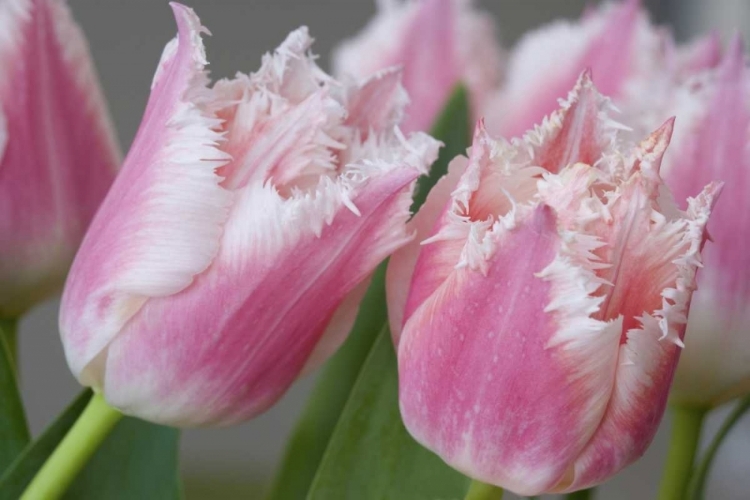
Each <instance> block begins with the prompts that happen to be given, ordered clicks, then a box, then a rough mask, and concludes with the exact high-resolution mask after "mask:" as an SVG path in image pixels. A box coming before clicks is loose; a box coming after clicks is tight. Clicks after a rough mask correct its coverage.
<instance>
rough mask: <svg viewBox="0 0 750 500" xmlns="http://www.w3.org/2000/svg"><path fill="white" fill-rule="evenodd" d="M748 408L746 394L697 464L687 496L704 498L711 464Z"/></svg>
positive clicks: (749, 397)
mask: <svg viewBox="0 0 750 500" xmlns="http://www.w3.org/2000/svg"><path fill="white" fill-rule="evenodd" d="M748 410H750V396H745V397H744V398H743V399H742V400H741V401H740V403H739V404H738V405H737V407H736V408H735V409H734V410H733V411H732V413H730V414H729V416H728V417H727V419H726V420H725V421H724V423H723V424H721V428H720V429H719V432H717V433H716V436H714V438H713V440H712V441H711V444H710V445H709V447H708V449H707V450H706V453H705V454H704V455H703V458H702V459H701V460H700V462H699V463H698V465H697V466H696V468H695V473H694V474H693V478H692V479H691V481H690V488H689V491H688V496H687V498H689V499H691V500H701V499H702V498H703V490H704V488H705V484H706V480H707V479H708V473H709V471H710V470H711V464H712V463H713V461H714V458H715V457H716V453H717V452H718V451H719V448H720V447H721V444H722V443H723V442H724V439H725V438H726V437H727V434H729V431H731V430H732V428H733V427H734V426H735V424H736V423H737V422H738V421H739V420H740V419H741V418H742V416H743V415H745V413H747V411H748Z"/></svg>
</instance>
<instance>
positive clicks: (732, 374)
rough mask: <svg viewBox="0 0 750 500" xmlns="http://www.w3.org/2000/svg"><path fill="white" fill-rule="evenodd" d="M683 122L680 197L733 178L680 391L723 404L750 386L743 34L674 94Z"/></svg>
mask: <svg viewBox="0 0 750 500" xmlns="http://www.w3.org/2000/svg"><path fill="white" fill-rule="evenodd" d="M673 96H674V99H673V101H672V109H669V110H667V112H673V113H674V112H676V113H678V114H679V115H678V117H679V116H683V117H684V119H682V120H680V121H679V122H678V127H677V129H676V132H679V134H677V133H676V134H675V135H676V137H675V139H676V141H675V144H674V149H672V150H671V151H670V152H669V154H668V155H666V156H665V163H664V178H665V180H666V181H667V183H668V184H669V186H670V187H671V188H672V189H673V190H674V192H675V194H676V195H677V196H678V198H679V199H682V197H686V196H693V195H695V194H696V193H697V192H698V191H699V189H700V188H699V187H698V186H699V185H700V184H701V183H703V182H705V181H706V180H707V179H719V180H721V181H724V182H725V186H726V187H725V189H724V191H723V194H722V200H721V202H720V203H719V204H718V205H717V206H716V210H715V213H714V215H713V216H712V218H711V219H712V220H711V224H710V225H709V228H708V230H709V234H710V235H711V239H712V240H713V241H714V244H712V245H709V246H708V247H707V248H706V252H705V269H704V270H703V271H701V274H700V277H699V280H698V285H699V286H698V292H696V295H695V298H694V300H693V305H692V307H691V313H690V322H689V323H688V329H687V336H688V337H687V338H688V341H687V343H686V344H687V348H686V350H685V353H684V355H683V357H682V360H681V361H680V364H679V367H678V370H677V374H676V378H675V385H674V389H673V392H672V397H673V399H674V400H675V401H676V402H679V403H684V404H689V405H694V406H695V405H700V406H709V407H710V406H715V405H718V404H721V403H723V402H725V401H727V400H729V399H732V398H734V397H737V396H740V395H744V394H747V393H749V392H750V254H749V253H748V251H747V248H745V247H746V245H745V243H746V242H749V241H750V75H748V69H747V67H746V66H745V57H744V53H743V49H742V40H740V39H736V40H735V41H734V42H733V43H732V45H731V48H730V50H729V51H728V53H727V54H726V56H725V58H724V61H723V62H722V64H721V66H720V67H719V68H718V69H717V70H715V71H711V72H707V73H706V74H704V75H703V76H702V77H701V78H698V79H695V80H693V81H690V82H688V83H686V84H685V85H683V86H681V87H680V88H678V89H676V90H675V91H674V92H673Z"/></svg>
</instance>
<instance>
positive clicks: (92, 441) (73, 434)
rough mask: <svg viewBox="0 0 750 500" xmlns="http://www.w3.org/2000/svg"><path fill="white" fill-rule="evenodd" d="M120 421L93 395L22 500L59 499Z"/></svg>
mask: <svg viewBox="0 0 750 500" xmlns="http://www.w3.org/2000/svg"><path fill="white" fill-rule="evenodd" d="M121 418H122V413H120V412H118V411H117V410H115V409H114V408H112V407H110V406H109V405H108V404H107V403H106V402H105V401H104V398H103V397H102V396H101V394H94V395H93V396H92V397H91V400H90V401H89V403H88V405H87V406H86V409H85V410H83V413H81V416H80V417H78V420H76V423H75V424H73V427H72V428H71V429H70V431H69V432H68V434H67V435H66V436H65V438H64V439H63V440H62V441H61V442H60V444H59V445H58V447H57V448H56V449H55V451H54V452H52V455H50V457H49V458H48V459H47V461H46V462H45V463H44V465H43V466H42V468H41V469H40V470H39V472H38V473H37V475H36V476H35V477H34V479H33V480H32V481H31V483H30V484H29V486H28V487H27V488H26V491H25V492H24V494H23V496H21V500H55V499H57V498H60V497H61V496H62V495H63V493H65V491H66V490H67V489H68V487H69V486H70V484H71V483H72V482H73V480H74V479H75V478H76V476H77V475H78V473H79V472H80V471H81V470H82V469H83V467H84V466H85V465H86V463H87V462H88V461H89V459H90V458H91V457H92V456H93V454H94V452H96V450H97V448H99V445H100V444H101V443H102V442H103V441H104V439H105V438H106V437H107V435H108V434H109V433H110V431H111V430H112V429H113V428H114V426H115V424H116V423H117V422H118V421H119V420H120V419H121Z"/></svg>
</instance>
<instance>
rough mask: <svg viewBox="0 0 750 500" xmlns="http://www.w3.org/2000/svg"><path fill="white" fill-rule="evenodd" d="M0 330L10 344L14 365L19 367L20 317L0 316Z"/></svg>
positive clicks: (6, 343)
mask: <svg viewBox="0 0 750 500" xmlns="http://www.w3.org/2000/svg"><path fill="white" fill-rule="evenodd" d="M0 330H2V336H3V338H4V339H5V345H7V346H8V353H9V354H10V360H11V362H12V363H13V366H14V367H16V368H17V367H18V339H17V334H18V318H0Z"/></svg>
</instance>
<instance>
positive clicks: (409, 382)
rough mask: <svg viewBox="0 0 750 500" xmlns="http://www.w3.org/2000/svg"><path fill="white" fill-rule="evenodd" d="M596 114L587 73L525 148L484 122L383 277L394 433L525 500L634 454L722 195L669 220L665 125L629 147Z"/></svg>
mask: <svg viewBox="0 0 750 500" xmlns="http://www.w3.org/2000/svg"><path fill="white" fill-rule="evenodd" d="M608 112H609V104H608V100H607V99H605V98H603V97H602V96H601V95H599V94H598V93H597V91H596V90H595V89H594V87H593V86H592V84H591V82H590V80H589V78H588V75H586V74H584V75H583V77H582V79H581V80H580V81H579V83H578V85H577V86H576V88H575V89H574V91H573V92H572V93H571V94H570V96H569V97H568V100H567V101H566V102H564V104H563V107H562V109H561V110H560V111H558V112H556V113H554V114H553V115H551V116H550V117H548V118H547V119H545V120H544V121H543V122H542V124H541V125H540V126H538V127H536V128H535V129H534V130H532V131H531V132H529V133H528V134H526V135H525V136H524V137H523V138H521V139H517V140H514V141H513V142H510V143H509V142H506V141H504V140H494V139H491V138H490V137H489V136H488V135H487V133H486V132H485V130H484V128H483V126H482V125H481V124H480V126H479V127H478V130H477V132H476V135H475V138H474V143H473V146H472V148H471V152H470V157H469V159H468V160H467V159H466V158H461V157H459V158H457V159H455V160H454V161H453V162H452V164H451V166H450V173H449V174H448V176H447V177H446V178H444V179H443V181H441V183H440V184H439V185H438V186H436V189H435V190H434V191H433V192H432V193H431V194H430V196H429V197H428V200H427V202H426V204H425V205H424V207H423V209H422V210H420V212H419V214H417V216H416V217H415V219H414V221H413V227H414V229H416V231H417V240H415V242H414V243H413V244H410V245H408V246H406V247H405V248H404V249H402V250H400V251H398V252H396V253H395V254H394V255H393V256H392V258H391V264H390V266H389V270H388V277H387V280H388V297H389V306H390V308H391V310H392V316H391V325H392V328H393V329H394V330H395V331H396V335H397V342H398V366H399V399H400V407H401V414H402V417H403V420H404V423H405V424H406V427H407V429H408V430H409V432H410V433H411V434H412V436H414V437H415V439H416V440H417V441H419V442H420V443H422V444H423V445H425V446H426V447H428V448H429V449H431V450H433V451H434V452H436V453H437V454H438V455H440V457H442V458H443V460H445V461H446V462H448V463H449V464H450V465H451V466H453V467H455V468H456V469H458V470H460V471H462V472H464V473H466V474H467V475H469V476H471V477H473V478H476V479H478V480H480V481H483V482H486V483H491V484H494V485H498V486H501V487H503V488H505V489H508V490H510V491H513V492H516V493H519V494H522V495H537V494H540V493H551V492H566V491H574V490H578V489H582V488H586V487H589V486H592V485H596V484H599V483H601V482H603V481H605V480H606V479H608V478H609V477H611V476H612V475H613V474H615V473H616V472H618V471H619V470H621V469H622V468H623V467H625V466H627V465H628V464H630V463H632V462H633V461H634V460H636V459H637V458H638V457H640V456H641V455H642V454H643V453H644V451H645V450H646V448H647V447H648V445H649V443H650V442H651V440H652V438H653V436H654V434H655V433H656V430H657V426H658V424H659V421H660V420H661V417H662V415H663V411H664V408H665V404H666V398H667V393H668V391H669V387H670V383H671V379H672V375H673V372H674V369H675V365H676V363H677V359H678V357H679V353H680V350H681V349H680V346H681V345H682V339H683V335H684V328H685V322H686V320H687V313H688V307H689V304H690V297H691V293H692V291H693V289H694V287H695V274H696V269H697V268H698V267H699V265H700V250H701V248H702V246H703V243H704V240H705V232H704V226H705V224H706V222H707V219H708V216H709V213H710V210H711V206H712V204H713V200H714V197H715V196H716V195H717V193H718V190H719V186H717V185H715V184H711V185H709V186H708V187H707V188H706V189H705V190H704V191H703V192H702V193H701V194H699V195H698V196H697V197H696V198H694V199H690V200H688V209H687V211H686V212H681V211H679V210H677V208H676V207H675V206H674V205H673V203H672V201H671V198H670V196H669V193H668V192H667V191H666V188H665V186H664V184H663V183H662V181H661V179H660V177H659V166H660V162H661V158H662V155H663V153H664V151H665V148H666V146H667V144H668V142H669V138H670V134H671V129H672V122H671V121H669V122H667V123H666V124H665V125H664V126H662V127H661V128H660V129H659V130H657V131H656V132H654V133H653V134H652V135H650V136H649V137H648V138H647V139H646V140H644V141H643V142H642V143H640V144H639V145H637V146H632V147H631V146H628V147H626V146H625V144H624V143H623V141H622V137H621V136H620V134H619V129H620V128H621V125H619V124H618V123H616V122H615V121H613V120H612V119H611V118H609V117H608ZM420 242H421V246H420Z"/></svg>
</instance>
